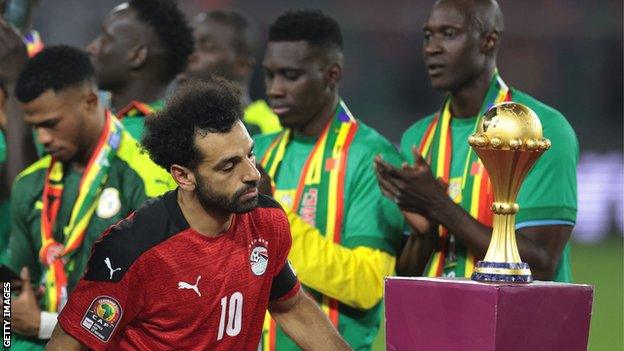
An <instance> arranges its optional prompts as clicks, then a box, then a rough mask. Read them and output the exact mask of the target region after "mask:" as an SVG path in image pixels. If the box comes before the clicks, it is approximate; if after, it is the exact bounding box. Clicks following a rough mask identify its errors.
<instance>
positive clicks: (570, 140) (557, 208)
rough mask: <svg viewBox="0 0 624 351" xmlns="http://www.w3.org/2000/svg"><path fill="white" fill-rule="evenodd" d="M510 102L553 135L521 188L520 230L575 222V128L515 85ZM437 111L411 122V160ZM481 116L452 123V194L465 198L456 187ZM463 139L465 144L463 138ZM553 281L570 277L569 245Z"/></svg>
mask: <svg viewBox="0 0 624 351" xmlns="http://www.w3.org/2000/svg"><path fill="white" fill-rule="evenodd" d="M511 96H512V101H514V102H518V103H521V104H524V105H526V106H528V107H529V108H531V109H532V110H533V111H535V113H536V114H537V115H538V116H539V118H540V121H541V123H542V128H543V133H544V136H545V137H546V138H548V139H550V141H551V143H552V147H551V148H550V149H549V150H548V151H546V152H545V153H544V154H543V155H542V156H541V157H540V158H539V160H538V161H537V163H536V164H535V166H533V168H532V169H531V171H530V172H529V174H528V175H527V177H526V178H525V180H524V182H523V183H522V187H521V188H520V192H519V194H518V198H517V203H518V205H519V206H520V212H518V214H517V215H516V229H520V228H525V227H529V226H542V225H555V224H568V225H574V224H575V222H576V212H577V190H576V187H577V186H576V164H577V162H578V156H579V145H578V140H577V138H576V134H575V133H574V130H573V129H572V127H571V126H570V124H569V123H568V121H567V120H566V119H565V117H564V116H563V115H562V114H561V113H560V112H559V111H557V110H555V109H553V108H552V107H549V106H547V105H545V104H544V103H542V102H540V101H538V100H536V99H534V98H532V97H531V96H529V95H527V94H525V93H523V92H520V91H518V90H515V89H512V94H511ZM433 118H434V115H430V116H428V117H426V118H424V119H422V120H420V121H418V122H416V123H415V124H414V125H412V126H411V127H410V128H409V129H408V130H407V131H406V132H405V133H404V134H403V137H402V140H401V153H402V154H403V156H404V157H405V159H406V160H408V162H410V163H411V162H414V157H413V154H412V146H413V145H416V146H417V147H418V146H419V145H420V142H421V140H422V138H423V136H424V134H425V131H426V129H427V127H428V126H429V124H430V123H431V121H432V120H433ZM476 118H477V117H473V118H463V119H453V120H452V121H451V129H452V138H453V139H452V140H453V159H452V160H451V175H450V184H449V195H450V196H451V197H454V196H461V190H459V194H458V192H457V191H455V190H454V189H455V188H456V187H457V186H458V185H459V186H461V177H462V176H463V167H464V164H463V162H464V161H465V159H466V155H467V152H468V148H469V147H470V146H469V145H468V141H467V139H468V136H470V134H472V133H473V132H474V125H475V122H476ZM462 141H463V142H462ZM553 280H555V281H561V282H570V281H572V272H571V268H570V249H569V244H568V245H566V247H565V249H564V251H563V253H562V255H561V260H560V262H559V266H558V268H557V271H556V273H555V277H554V279H553Z"/></svg>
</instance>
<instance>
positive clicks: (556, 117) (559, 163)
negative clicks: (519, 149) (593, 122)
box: [516, 110, 579, 227]
mask: <svg viewBox="0 0 624 351" xmlns="http://www.w3.org/2000/svg"><path fill="white" fill-rule="evenodd" d="M536 112H538V115H539V116H540V119H541V120H542V125H543V130H544V136H545V137H546V138H548V139H550V141H551V144H552V146H551V148H550V149H549V150H547V151H545V152H544V153H543V154H542V156H541V157H540V158H539V159H538V160H537V162H536V163H535V165H534V166H533V168H532V169H531V171H530V172H529V174H528V175H527V177H526V179H525V180H524V183H523V184H522V187H521V188H520V192H519V194H518V199H517V202H518V205H519V206H520V211H519V212H518V214H517V215H516V224H517V226H518V227H527V226H531V223H533V224H534V225H548V224H570V225H574V223H575V222H576V212H577V184H576V165H577V162H578V154H579V146H578V141H577V138H576V135H575V133H574V130H573V129H572V127H571V126H570V124H569V123H568V122H567V121H566V120H565V118H564V117H563V116H562V115H561V114H559V113H558V112H556V111H554V110H544V111H540V110H536Z"/></svg>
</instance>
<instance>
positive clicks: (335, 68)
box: [326, 62, 342, 89]
mask: <svg viewBox="0 0 624 351" xmlns="http://www.w3.org/2000/svg"><path fill="white" fill-rule="evenodd" d="M326 76H327V85H328V86H329V87H330V88H332V89H335V88H336V87H337V86H338V83H340V79H341V78H342V65H341V64H340V63H338V62H335V63H332V64H331V66H329V68H328V69H327V72H326Z"/></svg>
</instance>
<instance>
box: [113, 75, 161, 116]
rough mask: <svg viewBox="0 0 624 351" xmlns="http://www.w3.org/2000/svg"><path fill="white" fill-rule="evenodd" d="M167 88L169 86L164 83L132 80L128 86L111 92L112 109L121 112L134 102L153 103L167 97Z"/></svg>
mask: <svg viewBox="0 0 624 351" xmlns="http://www.w3.org/2000/svg"><path fill="white" fill-rule="evenodd" d="M167 86H168V84H167V83H163V82H155V81H141V80H130V82H129V83H128V85H126V86H124V87H121V88H120V89H118V90H116V91H111V94H112V97H111V107H112V108H113V111H119V110H121V109H123V108H124V107H126V106H127V105H128V104H129V103H130V102H131V101H133V100H134V101H139V102H144V103H152V102H154V101H156V100H159V99H162V98H163V97H164V96H165V93H166V92H167Z"/></svg>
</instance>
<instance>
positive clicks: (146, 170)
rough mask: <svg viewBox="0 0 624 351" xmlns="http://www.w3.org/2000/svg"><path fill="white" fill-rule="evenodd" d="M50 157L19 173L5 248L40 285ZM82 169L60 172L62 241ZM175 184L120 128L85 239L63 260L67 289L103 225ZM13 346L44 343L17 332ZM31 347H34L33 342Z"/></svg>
mask: <svg viewBox="0 0 624 351" xmlns="http://www.w3.org/2000/svg"><path fill="white" fill-rule="evenodd" d="M50 161H51V157H50V156H45V157H43V158H42V159H40V160H39V161H37V162H35V163H34V164H32V165H31V166H29V167H28V168H26V169H25V170H24V171H23V172H22V173H20V175H19V176H18V177H17V179H16V181H15V184H14V185H13V189H12V191H11V210H10V215H11V234H10V238H9V243H8V250H7V252H6V262H7V265H8V266H9V268H10V269H12V270H13V271H15V272H19V271H20V270H21V268H22V267H24V266H26V267H28V269H29V270H30V275H31V280H32V283H33V286H35V287H38V286H40V285H42V279H43V272H44V269H45V267H44V266H43V264H42V263H41V262H40V260H39V258H38V257H39V250H40V249H41V210H42V208H43V202H42V195H43V187H44V182H45V177H46V172H47V170H48V166H49V165H50ZM81 177H82V173H81V172H78V171H76V170H73V169H71V167H68V169H67V170H66V171H65V175H64V177H63V183H64V190H63V194H62V199H61V206H60V209H59V212H58V216H57V220H56V224H55V227H54V238H55V240H57V241H58V242H59V243H64V242H65V239H66V238H65V234H64V227H65V226H66V225H67V224H68V223H69V219H70V216H71V211H72V209H73V205H74V202H75V201H76V198H77V196H78V188H79V183H80V180H81ZM173 188H175V183H174V181H173V179H172V178H171V176H170V174H169V173H168V172H166V171H165V170H164V169H162V168H161V167H159V166H157V165H156V164H155V163H153V162H152V161H151V160H150V159H149V156H148V155H147V154H145V153H143V152H142V151H141V148H140V146H139V144H138V142H137V141H136V140H135V139H134V138H132V137H131V136H130V134H128V133H127V132H125V131H124V132H123V133H122V138H121V142H120V146H119V149H118V150H117V152H116V155H115V157H114V158H113V160H112V162H111V165H110V168H109V170H108V177H107V179H106V181H105V183H104V184H103V186H102V188H101V189H102V190H101V193H100V195H99V199H98V200H96V202H97V205H96V206H97V207H96V210H95V213H94V214H93V217H92V218H91V221H90V222H89V225H88V227H87V231H86V234H85V236H84V241H83V242H82V245H81V247H80V248H78V249H77V250H76V251H75V252H74V253H73V254H72V255H71V259H70V261H69V263H68V265H67V266H66V270H67V279H68V285H67V287H68V291H69V292H71V291H72V289H73V288H74V287H75V286H76V284H77V283H78V280H79V279H80V278H81V277H82V275H83V272H84V268H85V265H86V263H87V261H88V259H89V256H90V254H91V246H92V244H93V243H94V242H95V241H96V240H97V239H98V238H99V237H100V236H101V235H102V233H104V231H106V229H107V228H108V227H109V226H111V225H113V224H115V223H117V222H119V221H120V220H121V219H123V218H125V217H126V216H128V215H129V214H130V213H132V212H133V211H134V210H136V209H138V208H139V207H140V206H141V204H142V203H143V202H144V201H145V200H147V199H149V198H152V197H155V196H158V195H161V194H163V193H165V192H166V191H169V190H171V189H173ZM14 340H16V342H15V343H14V346H13V349H15V350H30V349H37V347H40V348H39V349H43V346H42V345H43V343H42V341H41V340H32V339H25V338H21V337H19V336H17V335H16V337H15V338H14ZM33 347H34V348H33Z"/></svg>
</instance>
